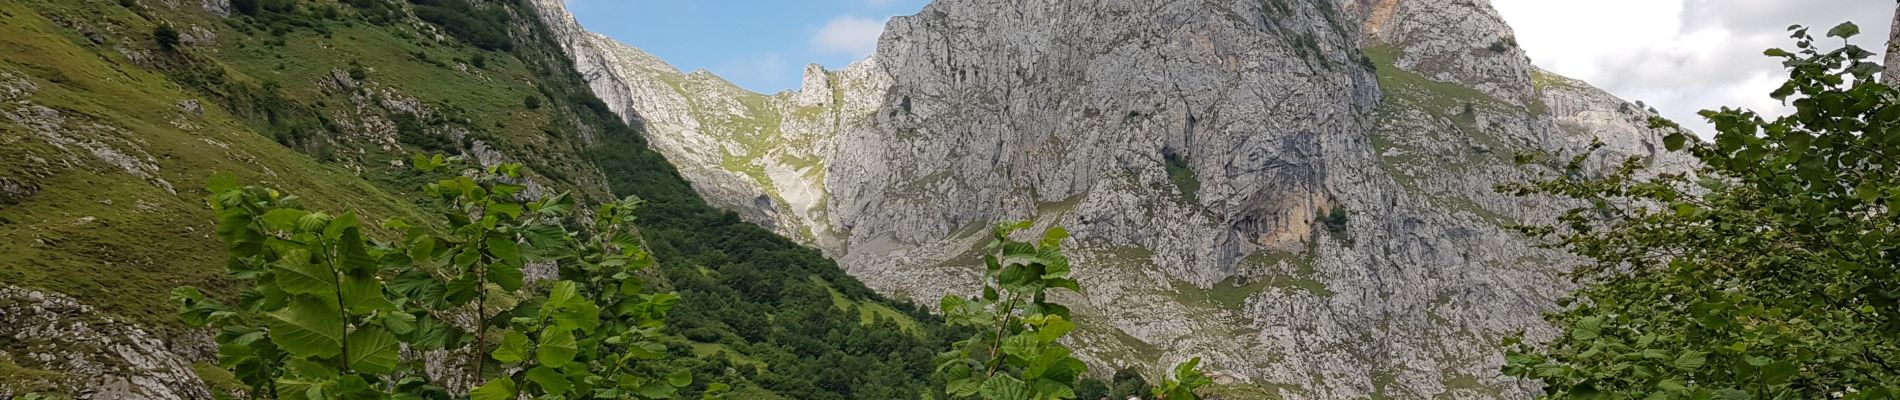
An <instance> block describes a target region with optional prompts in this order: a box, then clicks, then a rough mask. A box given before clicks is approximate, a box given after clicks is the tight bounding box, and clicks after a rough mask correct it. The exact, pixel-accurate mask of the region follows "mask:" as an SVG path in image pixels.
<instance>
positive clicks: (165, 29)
mask: <svg viewBox="0 0 1900 400" xmlns="http://www.w3.org/2000/svg"><path fill="white" fill-rule="evenodd" d="M152 40H153V41H155V42H158V48H161V49H165V50H166V51H173V50H178V40H179V37H178V29H177V28H172V25H171V24H158V27H157V28H152Z"/></svg>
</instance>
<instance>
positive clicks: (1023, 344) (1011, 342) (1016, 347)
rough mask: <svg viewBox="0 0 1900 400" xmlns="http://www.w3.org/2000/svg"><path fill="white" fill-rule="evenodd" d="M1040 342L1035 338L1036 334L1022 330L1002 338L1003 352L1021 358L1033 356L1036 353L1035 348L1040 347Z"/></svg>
mask: <svg viewBox="0 0 1900 400" xmlns="http://www.w3.org/2000/svg"><path fill="white" fill-rule="evenodd" d="M1041 343H1042V342H1041V341H1039V340H1037V337H1036V335H1035V334H1032V333H1028V332H1024V333H1021V334H1016V335H1012V336H1010V337H1006V338H1003V345H1002V346H1003V353H1004V354H1009V355H1012V356H1016V357H1021V358H1030V357H1034V356H1036V353H1037V350H1036V349H1037V348H1038V347H1040V345H1041Z"/></svg>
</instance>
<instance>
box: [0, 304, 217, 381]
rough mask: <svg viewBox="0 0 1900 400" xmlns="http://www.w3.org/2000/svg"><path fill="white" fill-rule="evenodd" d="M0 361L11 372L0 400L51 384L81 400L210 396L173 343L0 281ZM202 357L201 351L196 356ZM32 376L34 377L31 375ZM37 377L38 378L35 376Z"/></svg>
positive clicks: (89, 309)
mask: <svg viewBox="0 0 1900 400" xmlns="http://www.w3.org/2000/svg"><path fill="white" fill-rule="evenodd" d="M0 326H5V327H7V329H5V330H4V331H0V332H4V333H0V335H3V336H0V342H4V345H0V364H6V365H7V366H8V367H10V368H8V369H10V370H13V373H22V372H19V371H22V370H24V371H34V372H31V374H32V375H28V376H18V375H16V376H11V377H10V378H13V379H19V380H18V381H16V382H13V383H12V384H28V385H43V386H45V387H43V388H35V387H30V386H29V387H12V384H0V398H13V397H14V396H20V395H25V394H27V393H31V392H32V391H33V389H44V388H58V389H63V391H65V392H67V393H73V394H74V395H75V396H76V397H78V398H81V399H153V400H179V399H209V398H211V392H210V390H208V389H206V388H205V384H204V382H203V381H200V380H199V379H198V376H197V375H196V374H194V373H193V372H192V369H191V363H190V362H188V361H186V360H185V359H184V358H182V357H181V356H179V353H193V352H195V353H210V352H211V350H207V349H196V351H191V350H190V349H185V348H184V347H185V346H173V345H171V344H169V343H167V342H166V341H165V340H164V339H161V338H159V337H158V336H156V335H153V334H151V333H148V332H146V331H145V330H143V329H140V328H138V327H136V326H133V325H131V324H127V323H123V322H120V321H115V320H114V319H113V318H111V317H109V316H105V315H103V314H101V313H99V312H97V311H95V310H94V309H93V308H92V307H90V306H87V305H85V304H81V303H79V302H78V301H75V300H73V299H72V298H70V297H66V296H65V295H61V294H58V293H49V292H42V291H36V290H27V289H22V288H18V287H14V286H12V285H0ZM201 356H202V355H201ZM35 375H37V376H35ZM36 378H37V379H36Z"/></svg>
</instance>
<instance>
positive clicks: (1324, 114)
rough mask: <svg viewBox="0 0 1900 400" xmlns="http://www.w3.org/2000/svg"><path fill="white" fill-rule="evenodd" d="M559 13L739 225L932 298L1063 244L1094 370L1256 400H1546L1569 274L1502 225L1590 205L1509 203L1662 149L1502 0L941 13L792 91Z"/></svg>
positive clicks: (992, 6)
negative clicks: (1177, 373)
mask: <svg viewBox="0 0 1900 400" xmlns="http://www.w3.org/2000/svg"><path fill="white" fill-rule="evenodd" d="M536 5H537V6H538V7H541V8H542V9H544V10H546V12H544V15H547V16H550V18H551V20H550V21H549V22H550V25H561V24H563V23H565V24H570V28H567V29H560V31H563V32H569V33H570V34H569V35H568V36H566V39H564V42H566V43H568V44H569V46H568V47H567V48H568V50H569V52H570V54H569V55H570V56H571V57H574V58H575V59H577V60H579V62H580V64H581V68H582V69H583V70H584V71H589V72H588V73H587V74H586V75H587V76H588V77H589V83H590V86H591V87H592V88H593V89H594V90H595V91H596V92H597V93H602V94H603V95H604V96H618V97H619V98H621V99H622V100H621V101H616V102H610V105H611V106H612V107H614V109H615V111H617V112H619V113H620V114H621V115H622V116H623V117H626V118H630V119H639V120H642V121H646V122H647V123H648V124H649V126H650V127H652V133H653V137H654V139H653V140H654V144H655V148H656V150H658V151H660V152H661V153H664V154H666V155H667V156H668V157H669V158H670V159H673V160H676V161H678V162H680V163H681V164H683V165H684V166H683V167H682V168H683V170H684V171H688V172H687V173H685V176H686V177H687V179H689V180H692V181H693V182H694V186H695V189H696V190H697V191H699V192H700V193H701V194H703V195H705V196H707V197H708V198H709V199H710V200H709V201H711V202H712V203H714V204H717V205H720V206H722V207H726V208H728V209H733V210H736V211H739V212H740V214H741V215H742V216H745V217H746V218H748V219H751V220H754V221H758V222H761V223H763V224H766V225H768V226H773V227H775V229H776V230H777V231H778V232H779V233H780V234H782V235H785V236H787V237H790V238H794V239H798V240H801V241H803V242H805V243H809V244H813V245H816V246H820V247H821V248H823V249H825V250H826V252H827V254H829V255H831V256H833V257H835V258H837V259H839V260H841V262H842V263H843V264H845V265H846V267H847V269H848V270H849V271H850V272H851V274H852V275H854V276H856V277H858V278H859V279H863V280H864V281H865V282H866V283H867V284H869V285H870V286H871V287H872V288H875V289H877V290H878V291H879V292H882V293H886V294H889V295H893V296H896V297H902V298H910V299H914V300H920V301H923V300H928V299H934V298H937V297H939V296H941V295H943V294H945V293H947V292H953V291H956V290H958V289H959V288H969V287H974V286H973V282H975V281H976V279H978V278H979V277H980V268H979V267H977V266H976V265H977V263H976V261H975V260H976V259H975V258H974V252H973V251H972V250H973V249H974V248H975V247H976V246H978V245H980V243H981V242H980V240H981V235H978V234H977V233H980V232H981V229H980V228H981V227H983V226H985V225H988V224H990V223H992V222H995V221H997V220H1002V219H1009V218H1028V219H1033V220H1035V221H1036V222H1037V223H1038V225H1041V226H1048V225H1062V226H1066V227H1068V228H1069V230H1070V231H1072V232H1074V233H1075V238H1074V239H1072V240H1073V243H1072V246H1070V247H1073V248H1078V249H1079V250H1078V253H1079V254H1077V255H1075V256H1074V257H1073V258H1074V259H1075V261H1076V275H1077V276H1078V277H1079V279H1080V280H1081V281H1082V286H1083V287H1084V288H1086V289H1087V290H1085V291H1084V294H1083V295H1081V296H1075V297H1072V298H1067V299H1063V301H1064V302H1065V303H1067V304H1069V305H1071V307H1073V308H1074V309H1075V310H1076V311H1077V312H1078V314H1080V315H1081V317H1082V318H1083V319H1084V321H1085V322H1086V323H1085V324H1083V326H1085V327H1086V328H1085V329H1084V330H1083V331H1080V332H1078V334H1077V335H1078V336H1077V342H1078V343H1077V344H1078V345H1079V346H1080V352H1081V353H1082V354H1083V355H1084V356H1085V358H1086V359H1088V360H1090V361H1092V362H1095V363H1097V364H1098V365H1104V364H1106V365H1114V364H1134V365H1145V366H1147V367H1148V368H1150V371H1153V372H1158V371H1159V370H1160V369H1161V368H1164V367H1166V366H1168V365H1172V364H1174V363H1176V362H1180V361H1183V360H1185V359H1187V358H1189V357H1193V356H1203V357H1207V358H1208V362H1209V364H1208V365H1209V366H1210V367H1211V368H1212V369H1213V370H1214V371H1215V372H1216V373H1217V374H1218V375H1219V376H1220V382H1221V383H1222V384H1223V386H1224V387H1225V390H1228V391H1231V392H1232V394H1234V395H1236V396H1239V397H1242V398H1251V397H1264V398H1303V399H1330V398H1363V397H1373V398H1438V397H1449V398H1500V397H1503V398H1509V397H1519V396H1523V395H1524V393H1525V392H1526V389H1527V388H1526V387H1525V386H1523V384H1522V383H1520V382H1516V381H1513V380H1509V379H1505V378H1500V377H1498V373H1497V366H1498V365H1499V364H1500V363H1501V362H1502V360H1501V358H1500V356H1499V355H1498V352H1497V351H1495V346H1496V345H1497V343H1499V341H1500V340H1501V339H1502V338H1504V337H1506V336H1509V335H1512V334H1514V333H1516V332H1520V331H1527V332H1529V333H1530V334H1531V335H1532V336H1533V338H1535V337H1539V336H1541V335H1547V334H1548V329H1547V328H1546V327H1545V326H1544V325H1543V323H1542V322H1541V320H1540V319H1539V317H1538V315H1539V313H1540V312H1542V311H1543V310H1546V309H1548V308H1549V307H1552V306H1553V304H1554V301H1555V299H1556V298H1557V297H1558V296H1559V295H1561V294H1562V293H1564V292H1565V291H1566V290H1567V289H1568V286H1567V285H1568V284H1567V283H1566V281H1565V280H1563V279H1562V278H1560V277H1559V275H1560V274H1561V273H1562V272H1563V271H1565V269H1566V266H1567V265H1569V263H1570V262H1572V260H1571V259H1570V258H1568V257H1567V256H1566V255H1565V254H1563V253H1560V252H1554V251H1549V250H1545V249H1539V248H1536V247H1535V246H1533V245H1532V243H1529V242H1528V241H1526V240H1524V239H1522V238H1521V237H1519V236H1518V235H1517V234H1515V233H1514V232H1511V231H1510V230H1508V229H1507V228H1508V227H1509V226H1510V225H1512V224H1515V223H1516V222H1518V221H1527V220H1531V219H1536V218H1545V217H1548V216H1550V215H1552V213H1554V212H1556V211H1557V210H1560V209H1562V208H1563V206H1564V204H1561V203H1557V202H1554V201H1542V200H1537V199H1522V198H1516V197H1511V196H1507V195H1500V194H1497V193H1493V191H1492V186H1493V185H1494V184H1497V183H1500V182H1510V181H1517V180H1522V179H1525V178H1528V177H1531V176H1534V175H1535V174H1540V173H1548V172H1551V171H1554V170H1553V169H1552V168H1551V166H1549V165H1545V164H1539V163H1532V164H1527V165H1519V164H1518V163H1516V162H1514V158H1515V156H1517V155H1518V154H1522V153H1531V152H1550V153H1556V154H1560V155H1561V154H1575V153H1576V152H1578V151H1583V150H1584V149H1587V148H1588V146H1589V144H1590V143H1591V142H1592V141H1593V140H1602V141H1604V142H1605V143H1606V146H1605V147H1604V148H1603V150H1602V151H1604V152H1606V153H1608V154H1609V155H1611V156H1613V157H1609V158H1611V159H1619V158H1620V156H1629V155H1634V156H1652V157H1653V156H1657V155H1658V154H1657V153H1658V152H1659V149H1658V148H1657V147H1658V146H1659V138H1658V136H1657V135H1656V133H1655V132H1652V131H1650V130H1649V129H1647V128H1646V127H1645V124H1644V122H1643V121H1644V120H1645V119H1646V118H1647V117H1649V116H1650V114H1649V112H1648V111H1646V110H1642V109H1641V108H1639V107H1636V106H1634V105H1631V104H1628V103H1625V102H1623V101H1622V100H1619V99H1616V98H1614V97H1612V96H1609V95H1608V94H1605V93H1603V92H1602V91H1599V90H1596V89H1594V88H1591V87H1589V86H1588V85H1586V84H1583V83H1582V82H1577V81H1574V80H1570V79H1566V78H1562V77H1558V76H1554V75H1551V74H1548V73H1545V72H1542V71H1538V70H1536V69H1535V68H1534V67H1532V66H1531V64H1530V62H1529V61H1528V60H1527V59H1526V58H1525V57H1524V54H1523V51H1522V50H1520V49H1518V48H1516V46H1515V44H1514V40H1513V39H1512V34H1511V31H1510V28H1509V27H1508V26H1506V25H1505V24H1504V22H1503V21H1502V19H1501V18H1499V17H1498V15H1497V13H1496V12H1495V11H1493V10H1492V9H1491V8H1490V6H1489V5H1488V4H1487V3H1486V2H1483V1H1476V2H1473V1H1465V0H1363V1H1331V0H1304V1H1302V0H1274V1H1266V2H1257V1H1202V2H1164V3H1160V4H1157V3H1154V2H1143V1H1127V0H1090V1H1065V2H1005V3H997V2H985V1H973V0H972V1H965V0H940V1H936V2H934V3H933V4H931V5H930V6H928V7H926V8H925V9H924V10H923V11H922V12H920V13H918V14H917V15H914V16H905V17H898V18H896V19H894V20H892V21H891V22H890V24H889V25H888V26H887V27H886V30H885V33H884V36H883V37H882V39H881V40H880V42H879V46H878V51H877V54H876V55H875V56H873V57H872V58H871V59H869V60H865V61H862V62H859V63H856V64H853V65H852V66H850V67H848V68H846V69H845V70H843V71H836V72H833V71H824V70H822V69H818V68H812V69H808V70H807V74H806V84H805V86H804V87H803V88H801V89H800V90H796V91H788V92H785V93H779V94H775V95H769V96H767V95H760V94H753V93H747V92H743V91H739V90H737V89H734V88H732V87H731V86H730V85H729V84H725V83H723V82H722V81H720V80H718V79H717V78H716V77H712V76H709V75H707V74H705V73H703V72H694V73H689V74H683V75H682V74H680V73H679V72H678V71H676V70H674V69H672V68H671V67H669V66H667V65H666V64H665V63H664V62H663V61H660V60H658V59H656V58H654V57H652V56H650V55H646V54H644V53H641V52H640V51H638V50H635V49H632V48H630V47H627V46H625V45H623V44H619V43H616V42H614V41H612V40H611V39H608V38H605V37H602V36H599V35H594V34H589V33H586V32H585V31H584V30H583V29H581V28H580V27H579V26H578V25H572V20H571V19H563V18H555V17H553V16H554V15H557V14H558V13H560V12H562V11H561V10H560V2H559V1H556V0H539V1H537V2H536ZM827 98H829V99H830V101H829V102H826V101H824V100H825V99H827ZM866 104H871V105H872V106H866ZM808 116H818V117H819V118H816V120H817V121H818V123H815V124H813V123H807V122H803V121H807V120H808V119H810V118H808ZM668 143H674V144H670V145H669V144H668ZM760 150H763V151H760ZM1664 157H1665V158H1664V159H1658V160H1654V162H1656V163H1657V164H1656V166H1657V168H1658V169H1669V168H1677V167H1679V166H1681V165H1685V164H1683V163H1684V162H1685V161H1684V160H1680V159H1673V158H1666V157H1668V156H1664ZM744 185H750V186H744ZM787 193H795V195H789V196H788V195H787ZM813 198H816V199H818V200H817V201H812V200H810V199H813Z"/></svg>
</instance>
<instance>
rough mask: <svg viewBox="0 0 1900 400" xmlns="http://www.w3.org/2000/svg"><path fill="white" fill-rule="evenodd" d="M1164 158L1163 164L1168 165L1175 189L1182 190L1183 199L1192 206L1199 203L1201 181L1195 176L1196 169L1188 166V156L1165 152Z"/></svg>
mask: <svg viewBox="0 0 1900 400" xmlns="http://www.w3.org/2000/svg"><path fill="white" fill-rule="evenodd" d="M1162 158H1163V160H1162V161H1163V164H1166V167H1167V169H1168V181H1170V182H1174V186H1175V188H1177V189H1180V190H1181V198H1182V199H1184V200H1186V202H1187V203H1190V204H1192V203H1199V202H1200V200H1199V199H1198V193H1199V192H1200V191H1201V179H1200V178H1198V177H1196V176H1195V175H1194V169H1193V168H1191V167H1190V166H1189V165H1188V159H1187V156H1182V155H1178V154H1175V153H1174V152H1172V151H1164V152H1162Z"/></svg>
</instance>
